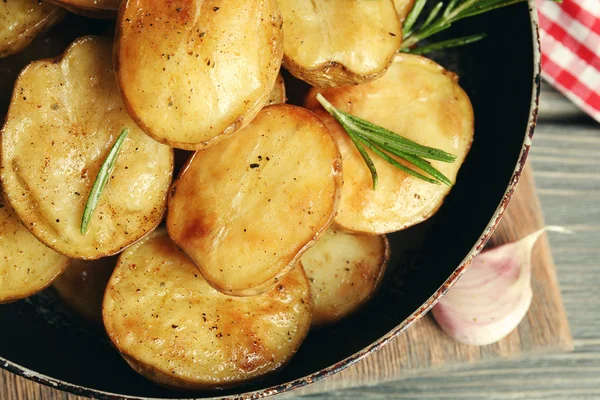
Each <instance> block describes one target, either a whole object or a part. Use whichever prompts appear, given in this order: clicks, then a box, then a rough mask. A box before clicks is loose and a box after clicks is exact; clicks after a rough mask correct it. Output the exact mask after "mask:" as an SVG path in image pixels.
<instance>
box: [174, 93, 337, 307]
mask: <svg viewBox="0 0 600 400" xmlns="http://www.w3.org/2000/svg"><path fill="white" fill-rule="evenodd" d="M271 107H285V108H289V109H293V110H295V111H296V112H302V113H306V115H307V116H309V115H310V118H315V119H314V120H315V121H316V122H318V123H319V124H320V125H321V126H322V127H323V128H324V129H325V130H326V131H327V132H328V133H329V135H330V136H331V140H332V141H333V144H334V145H335V149H336V152H337V156H336V159H337V162H336V163H335V164H336V165H335V171H336V174H335V177H334V180H335V186H336V190H335V194H334V202H333V212H332V213H331V215H330V217H329V219H328V220H327V223H326V224H325V226H324V227H323V228H322V229H321V230H320V231H318V232H317V233H316V234H315V235H313V237H312V239H311V240H310V241H309V242H308V243H306V244H305V245H304V246H303V247H302V248H301V249H300V251H299V252H298V254H296V256H295V257H293V258H292V259H291V260H290V261H289V262H288V264H287V266H286V267H284V268H283V269H282V270H281V271H280V272H279V273H277V274H275V275H274V276H272V277H270V278H269V279H267V280H265V281H264V282H263V283H260V284H258V285H256V286H254V287H252V288H248V289H244V290H227V289H224V288H222V287H219V286H217V285H214V284H213V283H212V282H210V281H209V280H208V279H206V277H205V279H206V281H207V282H208V284H209V285H210V286H212V287H213V288H215V289H216V290H218V291H219V292H221V293H225V294H229V295H231V296H241V297H245V296H255V295H258V294H261V293H264V292H266V291H268V290H269V289H270V288H272V287H274V286H275V285H276V284H277V282H278V281H279V280H281V279H282V278H283V277H285V275H287V274H288V273H290V272H291V271H292V270H293V269H294V267H295V265H296V263H298V261H299V260H300V257H302V255H303V254H304V253H305V252H306V251H307V250H308V249H310V248H311V247H312V246H313V244H314V243H316V241H317V240H318V239H319V238H320V237H321V235H323V233H325V231H326V230H327V229H328V228H329V227H330V226H331V225H332V224H333V223H334V221H335V217H336V216H337V209H338V206H339V203H340V199H341V194H342V193H341V188H342V183H343V173H342V156H341V154H340V149H339V148H338V145H337V142H336V141H335V138H334V137H333V135H332V134H331V131H330V130H329V128H327V126H326V125H325V124H324V123H323V121H322V120H321V118H319V116H318V115H316V114H315V113H314V112H312V111H310V110H308V109H306V108H303V107H300V106H295V105H291V104H285V103H282V104H272V105H268V106H266V107H264V108H263V110H264V109H269V108H271ZM199 151H201V150H199ZM197 154H198V151H196V152H195V153H194V154H192V156H191V157H190V158H189V159H188V160H187V162H186V163H185V164H184V165H183V167H182V168H181V171H180V172H179V176H177V178H176V179H175V180H174V181H173V184H172V185H171V188H170V189H169V191H168V201H167V224H166V226H167V234H168V235H169V237H170V238H171V240H172V241H173V243H174V244H175V246H176V247H177V248H178V249H179V250H181V251H182V252H183V253H184V254H185V252H184V251H183V250H182V249H181V247H179V245H178V244H177V241H175V240H173V237H172V236H171V232H170V231H169V227H170V224H169V223H168V217H169V214H168V208H169V205H168V204H170V203H171V201H172V198H173V196H175V193H176V191H177V185H178V184H179V181H180V178H181V176H182V175H183V174H184V173H185V172H186V171H187V169H188V167H189V166H190V164H191V163H192V161H193V160H194V158H195V157H196V155H197ZM198 270H199V271H200V273H201V274H202V276H203V277H204V274H203V273H202V269H201V268H199V267H198Z"/></svg>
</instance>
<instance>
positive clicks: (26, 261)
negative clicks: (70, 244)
mask: <svg viewBox="0 0 600 400" xmlns="http://www.w3.org/2000/svg"><path fill="white" fill-rule="evenodd" d="M68 262H69V259H68V258H67V257H65V256H63V255H61V254H58V253H56V252H55V251H53V250H51V249H49V248H48V247H46V246H44V245H43V244H41V243H40V242H39V241H38V240H37V239H36V238H35V236H33V235H32V234H31V233H30V232H29V231H28V230H27V228H25V227H24V226H23V225H22V224H21V221H20V220H19V218H17V216H16V215H15V213H14V211H13V210H12V209H11V208H10V205H9V204H8V203H7V202H5V201H4V199H3V198H2V196H1V195H0V304H2V303H7V302H10V301H14V300H19V299H22V298H25V297H28V296H31V295H33V294H36V293H37V292H40V291H41V290H43V289H45V288H46V287H47V286H48V285H50V283H52V281H53V280H54V279H55V278H56V277H57V276H58V275H60V273H61V272H62V271H63V270H64V269H65V267H66V266H67V264H68Z"/></svg>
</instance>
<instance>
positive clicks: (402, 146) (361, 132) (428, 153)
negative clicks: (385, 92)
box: [317, 93, 456, 190]
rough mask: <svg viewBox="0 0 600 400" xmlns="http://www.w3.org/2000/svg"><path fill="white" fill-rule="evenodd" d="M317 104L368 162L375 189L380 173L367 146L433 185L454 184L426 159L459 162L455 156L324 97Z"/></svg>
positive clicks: (395, 165) (390, 162) (385, 159)
mask: <svg viewBox="0 0 600 400" xmlns="http://www.w3.org/2000/svg"><path fill="white" fill-rule="evenodd" d="M317 101H318V102H319V103H321V105H322V106H323V108H324V109H325V111H327V112H328V113H329V114H331V116H333V117H334V118H335V119H336V120H337V121H338V122H339V123H340V125H342V127H343V128H344V130H345V131H346V133H347V134H348V137H349V138H350V140H352V142H353V143H354V145H355V146H356V148H357V150H358V152H359V153H360V155H361V156H362V158H363V159H364V160H365V163H366V164H367V167H368V168H369V171H370V172H371V177H372V179H373V190H375V189H376V188H377V180H378V175H377V170H376V169H375V164H374V163H373V160H372V159H371V157H370V156H369V154H368V153H367V151H366V149H365V147H366V148H368V149H370V150H371V151H372V152H373V153H375V154H376V155H377V156H379V157H380V158H382V159H383V160H384V161H386V162H388V163H389V164H391V165H393V166H394V167H396V168H398V169H400V170H402V171H404V172H406V173H407V174H410V175H412V176H414V177H416V178H419V179H422V180H424V181H426V182H429V183H433V184H439V183H440V182H441V183H444V184H446V185H448V186H451V185H452V181H450V179H448V178H447V177H446V176H445V175H444V174H442V173H441V172H440V171H438V170H437V169H435V168H434V167H433V166H432V165H431V164H430V163H429V162H428V161H426V160H425V158H427V159H431V160H438V161H442V162H447V163H452V162H454V160H456V156H455V155H453V154H450V153H446V152H445V151H443V150H439V149H435V148H432V147H427V146H423V145H420V144H418V143H416V142H414V141H412V140H410V139H407V138H405V137H402V136H400V135H398V134H397V133H394V132H392V131H389V130H387V129H385V128H382V127H380V126H377V125H375V124H373V123H371V122H369V121H365V120H364V119H361V118H358V117H356V116H354V115H352V114H349V113H347V112H344V111H342V110H340V109H338V108H336V107H335V106H334V105H333V104H331V103H330V102H329V101H327V99H326V98H325V97H323V95H322V94H321V93H319V94H317ZM392 156H396V157H398V158H400V159H402V160H405V161H407V162H409V163H410V164H412V165H414V166H415V167H417V168H419V169H420V170H421V171H423V172H425V173H427V174H429V175H430V176H431V177H429V176H426V175H423V174H421V173H420V172H417V171H415V170H413V169H411V168H408V167H406V166H405V165H402V164H401V163H399V162H398V161H397V160H396V159H394V158H393V157H392Z"/></svg>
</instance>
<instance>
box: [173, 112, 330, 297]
mask: <svg viewBox="0 0 600 400" xmlns="http://www.w3.org/2000/svg"><path fill="white" fill-rule="evenodd" d="M340 184H341V171H340V158H339V152H338V149H337V146H336V145H335V142H334V140H333V138H332V137H331V133H330V132H329V131H328V130H327V128H325V126H324V125H323V124H322V123H321V121H320V120H319V118H317V117H316V116H315V115H314V114H313V113H311V112H310V111H308V110H305V109H303V108H300V107H295V106H291V105H285V104H281V105H273V106H268V107H265V108H264V109H263V110H262V111H261V112H260V113H259V114H258V116H257V117H256V119H255V120H254V121H253V122H252V123H251V124H250V125H249V126H248V127H246V128H244V129H243V130H242V131H240V132H239V135H235V136H234V137H232V138H230V139H228V140H226V141H224V142H222V143H219V144H218V145H216V146H213V147H211V148H209V149H206V150H202V151H198V152H196V154H195V155H194V156H193V157H192V159H191V160H190V162H189V164H188V165H187V166H186V167H185V168H184V170H183V173H182V174H181V175H180V176H179V178H178V179H177V181H176V182H175V183H174V184H173V187H172V190H171V191H170V195H169V212H168V215H167V228H168V230H169V234H170V235H171V238H173V241H174V242H175V243H176V244H177V246H178V247H179V248H181V249H182V250H183V251H184V252H185V253H186V254H187V255H188V256H189V257H190V258H191V259H192V261H194V263H195V264H196V265H197V266H198V268H199V269H200V271H201V272H202V274H203V275H204V277H205V278H206V280H207V281H208V283H209V284H211V285H212V286H213V287H215V288H217V289H218V290H220V291H222V292H225V293H229V294H236V295H252V294H257V293H261V292H264V291H265V290H267V289H269V288H270V287H272V285H273V284H274V282H275V281H277V280H278V279H280V278H281V277H282V276H283V275H285V274H287V273H288V272H289V271H291V270H292V269H293V268H294V266H295V264H296V261H297V260H298V259H299V258H300V256H301V255H302V253H304V252H305V251H306V250H307V249H308V248H309V247H310V246H311V244H312V243H313V242H314V241H315V240H317V238H318V237H319V236H320V235H321V233H322V232H324V231H325V229H327V227H328V226H329V225H330V224H331V222H332V221H333V217H334V212H335V209H336V206H337V198H338V193H339V190H338V189H339V187H340Z"/></svg>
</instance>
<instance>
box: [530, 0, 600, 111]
mask: <svg viewBox="0 0 600 400" xmlns="http://www.w3.org/2000/svg"><path fill="white" fill-rule="evenodd" d="M537 7H538V15H539V18H540V28H541V31H540V36H541V41H542V76H543V77H544V79H546V80H547V81H548V82H549V83H550V84H551V85H553V86H554V87H555V88H557V89H558V90H560V91H561V92H562V93H563V94H564V95H565V96H567V97H568V98H569V99H570V100H571V101H572V102H573V103H575V104H576V105H578V106H579V107H580V108H581V109H582V110H584V111H585V112H586V113H588V114H589V115H591V116H592V118H594V119H596V120H597V121H598V122H600V0H563V3H562V4H558V3H555V2H553V1H550V0H537Z"/></svg>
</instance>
